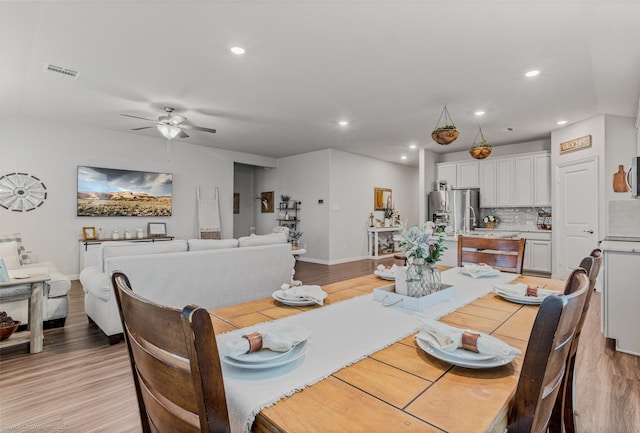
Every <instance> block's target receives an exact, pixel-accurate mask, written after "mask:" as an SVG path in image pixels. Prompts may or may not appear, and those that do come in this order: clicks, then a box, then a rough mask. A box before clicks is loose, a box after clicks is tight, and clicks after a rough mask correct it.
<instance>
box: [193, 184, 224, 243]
mask: <svg viewBox="0 0 640 433" xmlns="http://www.w3.org/2000/svg"><path fill="white" fill-rule="evenodd" d="M196 195H197V199H198V225H199V229H200V230H199V236H200V239H220V238H221V233H220V205H219V204H218V187H216V190H215V196H214V198H212V199H205V198H201V197H200V187H197V188H196Z"/></svg>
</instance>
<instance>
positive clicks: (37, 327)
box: [0, 268, 49, 353]
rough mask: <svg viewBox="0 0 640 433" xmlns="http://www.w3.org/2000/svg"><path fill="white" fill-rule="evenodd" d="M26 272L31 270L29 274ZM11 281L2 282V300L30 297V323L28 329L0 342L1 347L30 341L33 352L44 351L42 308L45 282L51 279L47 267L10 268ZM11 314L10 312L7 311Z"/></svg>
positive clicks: (0, 293) (0, 295)
mask: <svg viewBox="0 0 640 433" xmlns="http://www.w3.org/2000/svg"><path fill="white" fill-rule="evenodd" d="M26 272H29V274H28V275H27V274H26ZM9 276H10V277H11V281H9V282H8V283H0V300H2V301H4V302H10V301H20V300H23V299H29V325H28V329H27V331H22V332H16V333H14V334H13V335H12V336H11V337H9V338H8V339H7V340H4V341H1V342H0V347H9V346H15V345H18V344H24V343H29V351H30V352H31V353H38V352H42V343H43V340H44V333H43V330H42V308H43V300H42V297H43V290H44V282H45V281H47V280H49V271H48V270H47V268H30V269H28V270H24V271H23V270H14V271H12V270H9ZM7 313H8V314H9V315H11V313H10V312H7Z"/></svg>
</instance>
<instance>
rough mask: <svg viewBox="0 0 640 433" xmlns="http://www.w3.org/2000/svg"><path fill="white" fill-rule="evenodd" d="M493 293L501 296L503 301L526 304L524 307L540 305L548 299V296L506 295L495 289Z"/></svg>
mask: <svg viewBox="0 0 640 433" xmlns="http://www.w3.org/2000/svg"><path fill="white" fill-rule="evenodd" d="M493 292H494V293H495V294H496V295H498V296H500V297H501V298H503V299H506V300H507V301H509V302H513V303H516V304H524V305H540V304H542V301H544V299H545V298H546V296H520V295H512V294H509V293H504V292H502V291H500V290H497V289H493Z"/></svg>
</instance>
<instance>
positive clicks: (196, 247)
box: [189, 239, 238, 251]
mask: <svg viewBox="0 0 640 433" xmlns="http://www.w3.org/2000/svg"><path fill="white" fill-rule="evenodd" d="M224 248H238V240H237V239H189V251H202V250H221V249H224Z"/></svg>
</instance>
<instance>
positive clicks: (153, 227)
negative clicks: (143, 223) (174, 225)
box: [147, 223, 167, 238]
mask: <svg viewBox="0 0 640 433" xmlns="http://www.w3.org/2000/svg"><path fill="white" fill-rule="evenodd" d="M147 234H148V236H149V237H150V238H160V237H164V236H166V235H167V223H148V224H147Z"/></svg>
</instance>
